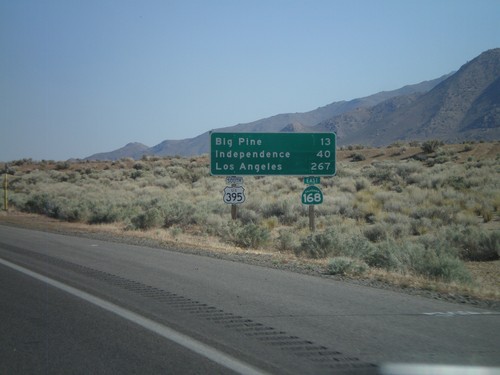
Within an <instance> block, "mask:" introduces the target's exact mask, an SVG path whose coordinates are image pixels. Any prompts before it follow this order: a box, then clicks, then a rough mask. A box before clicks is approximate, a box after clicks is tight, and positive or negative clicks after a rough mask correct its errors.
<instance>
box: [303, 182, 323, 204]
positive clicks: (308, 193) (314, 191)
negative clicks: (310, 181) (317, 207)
mask: <svg viewBox="0 0 500 375" xmlns="http://www.w3.org/2000/svg"><path fill="white" fill-rule="evenodd" d="M321 203H323V193H322V192H321V190H320V189H319V187H317V186H312V185H311V186H308V187H306V188H305V189H304V191H303V192H302V204H321Z"/></svg>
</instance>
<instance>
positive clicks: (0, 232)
mask: <svg viewBox="0 0 500 375" xmlns="http://www.w3.org/2000/svg"><path fill="white" fill-rule="evenodd" d="M0 285H1V287H0V307H1V309H0V373H2V374H3V373H7V374H10V373H16V374H17V373H34V374H38V373H40V374H45V373H51V374H53V373H95V374H107V373H109V374H111V373H113V374H114V373H121V374H128V373H141V374H148V373H151V374H158V373H161V374H164V373H174V374H178V373H180V374H185V373H217V374H223V373H233V372H236V373H272V374H323V373H325V374H329V373H349V374H350V373H353V374H365V373H366V374H376V373H380V371H381V369H383V368H388V367H387V366H389V367H390V366H391V365H395V364H402V365H405V364H406V365H408V364H411V365H412V366H413V365H414V364H421V365H437V364H439V365H454V366H458V367H457V368H468V366H483V367H488V368H489V369H490V370H491V371H496V370H495V369H498V367H499V366H500V345H498V343H499V341H498V337H500V314H499V313H498V312H496V311H488V310H484V309H477V308H472V307H469V306H463V305H458V304H453V303H448V302H442V301H437V300H432V299H427V298H423V297H417V296H410V295H406V294H403V293H397V292H392V291H387V290H379V289H375V288H369V287H363V286H359V285H354V284H351V283H345V282H339V281H334V280H331V279H328V278H320V277H312V276H307V275H301V274H295V273H291V272H286V271H281V270H274V269H269V268H263V267H257V266H251V265H247V264H241V263H236V262H229V261H224V260H219V259H214V258H210V257H203V256H195V255H190V254H185V253H181V252H176V251H168V250H164V249H155V248H148V247H139V246H131V245H125V244H119V243H114V242H104V241H98V240H93V239H88V238H79V237H71V236H64V235H57V234H51V233H46V232H40V231H31V230H25V229H19V228H13V227H7V226H0ZM401 368H405V369H407V367H399V369H401Z"/></svg>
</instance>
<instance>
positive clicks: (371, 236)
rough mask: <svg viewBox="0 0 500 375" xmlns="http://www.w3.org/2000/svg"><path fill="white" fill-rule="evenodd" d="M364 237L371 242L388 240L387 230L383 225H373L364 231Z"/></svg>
mask: <svg viewBox="0 0 500 375" xmlns="http://www.w3.org/2000/svg"><path fill="white" fill-rule="evenodd" d="M363 234H364V236H365V237H366V238H367V239H368V240H370V241H371V242H380V241H383V240H385V239H386V238H387V231H386V228H385V227H384V226H383V225H382V224H373V225H370V226H368V227H367V228H366V229H365V230H363Z"/></svg>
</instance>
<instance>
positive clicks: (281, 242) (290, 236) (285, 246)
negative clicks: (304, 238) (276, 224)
mask: <svg viewBox="0 0 500 375" xmlns="http://www.w3.org/2000/svg"><path fill="white" fill-rule="evenodd" d="M296 240H297V239H296V236H295V234H294V232H293V231H292V230H289V229H281V230H280V231H279V234H278V238H277V239H276V244H277V245H276V247H277V248H278V250H282V251H290V250H293V249H294V248H295V247H296Z"/></svg>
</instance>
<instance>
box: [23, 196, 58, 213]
mask: <svg viewBox="0 0 500 375" xmlns="http://www.w3.org/2000/svg"><path fill="white" fill-rule="evenodd" d="M52 206H53V204H52V201H51V198H50V197H49V195H48V194H47V193H35V194H33V195H32V196H31V197H29V198H28V199H27V201H26V203H25V204H24V207H23V211H25V212H29V213H33V214H40V215H49V213H50V212H51V210H52Z"/></svg>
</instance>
